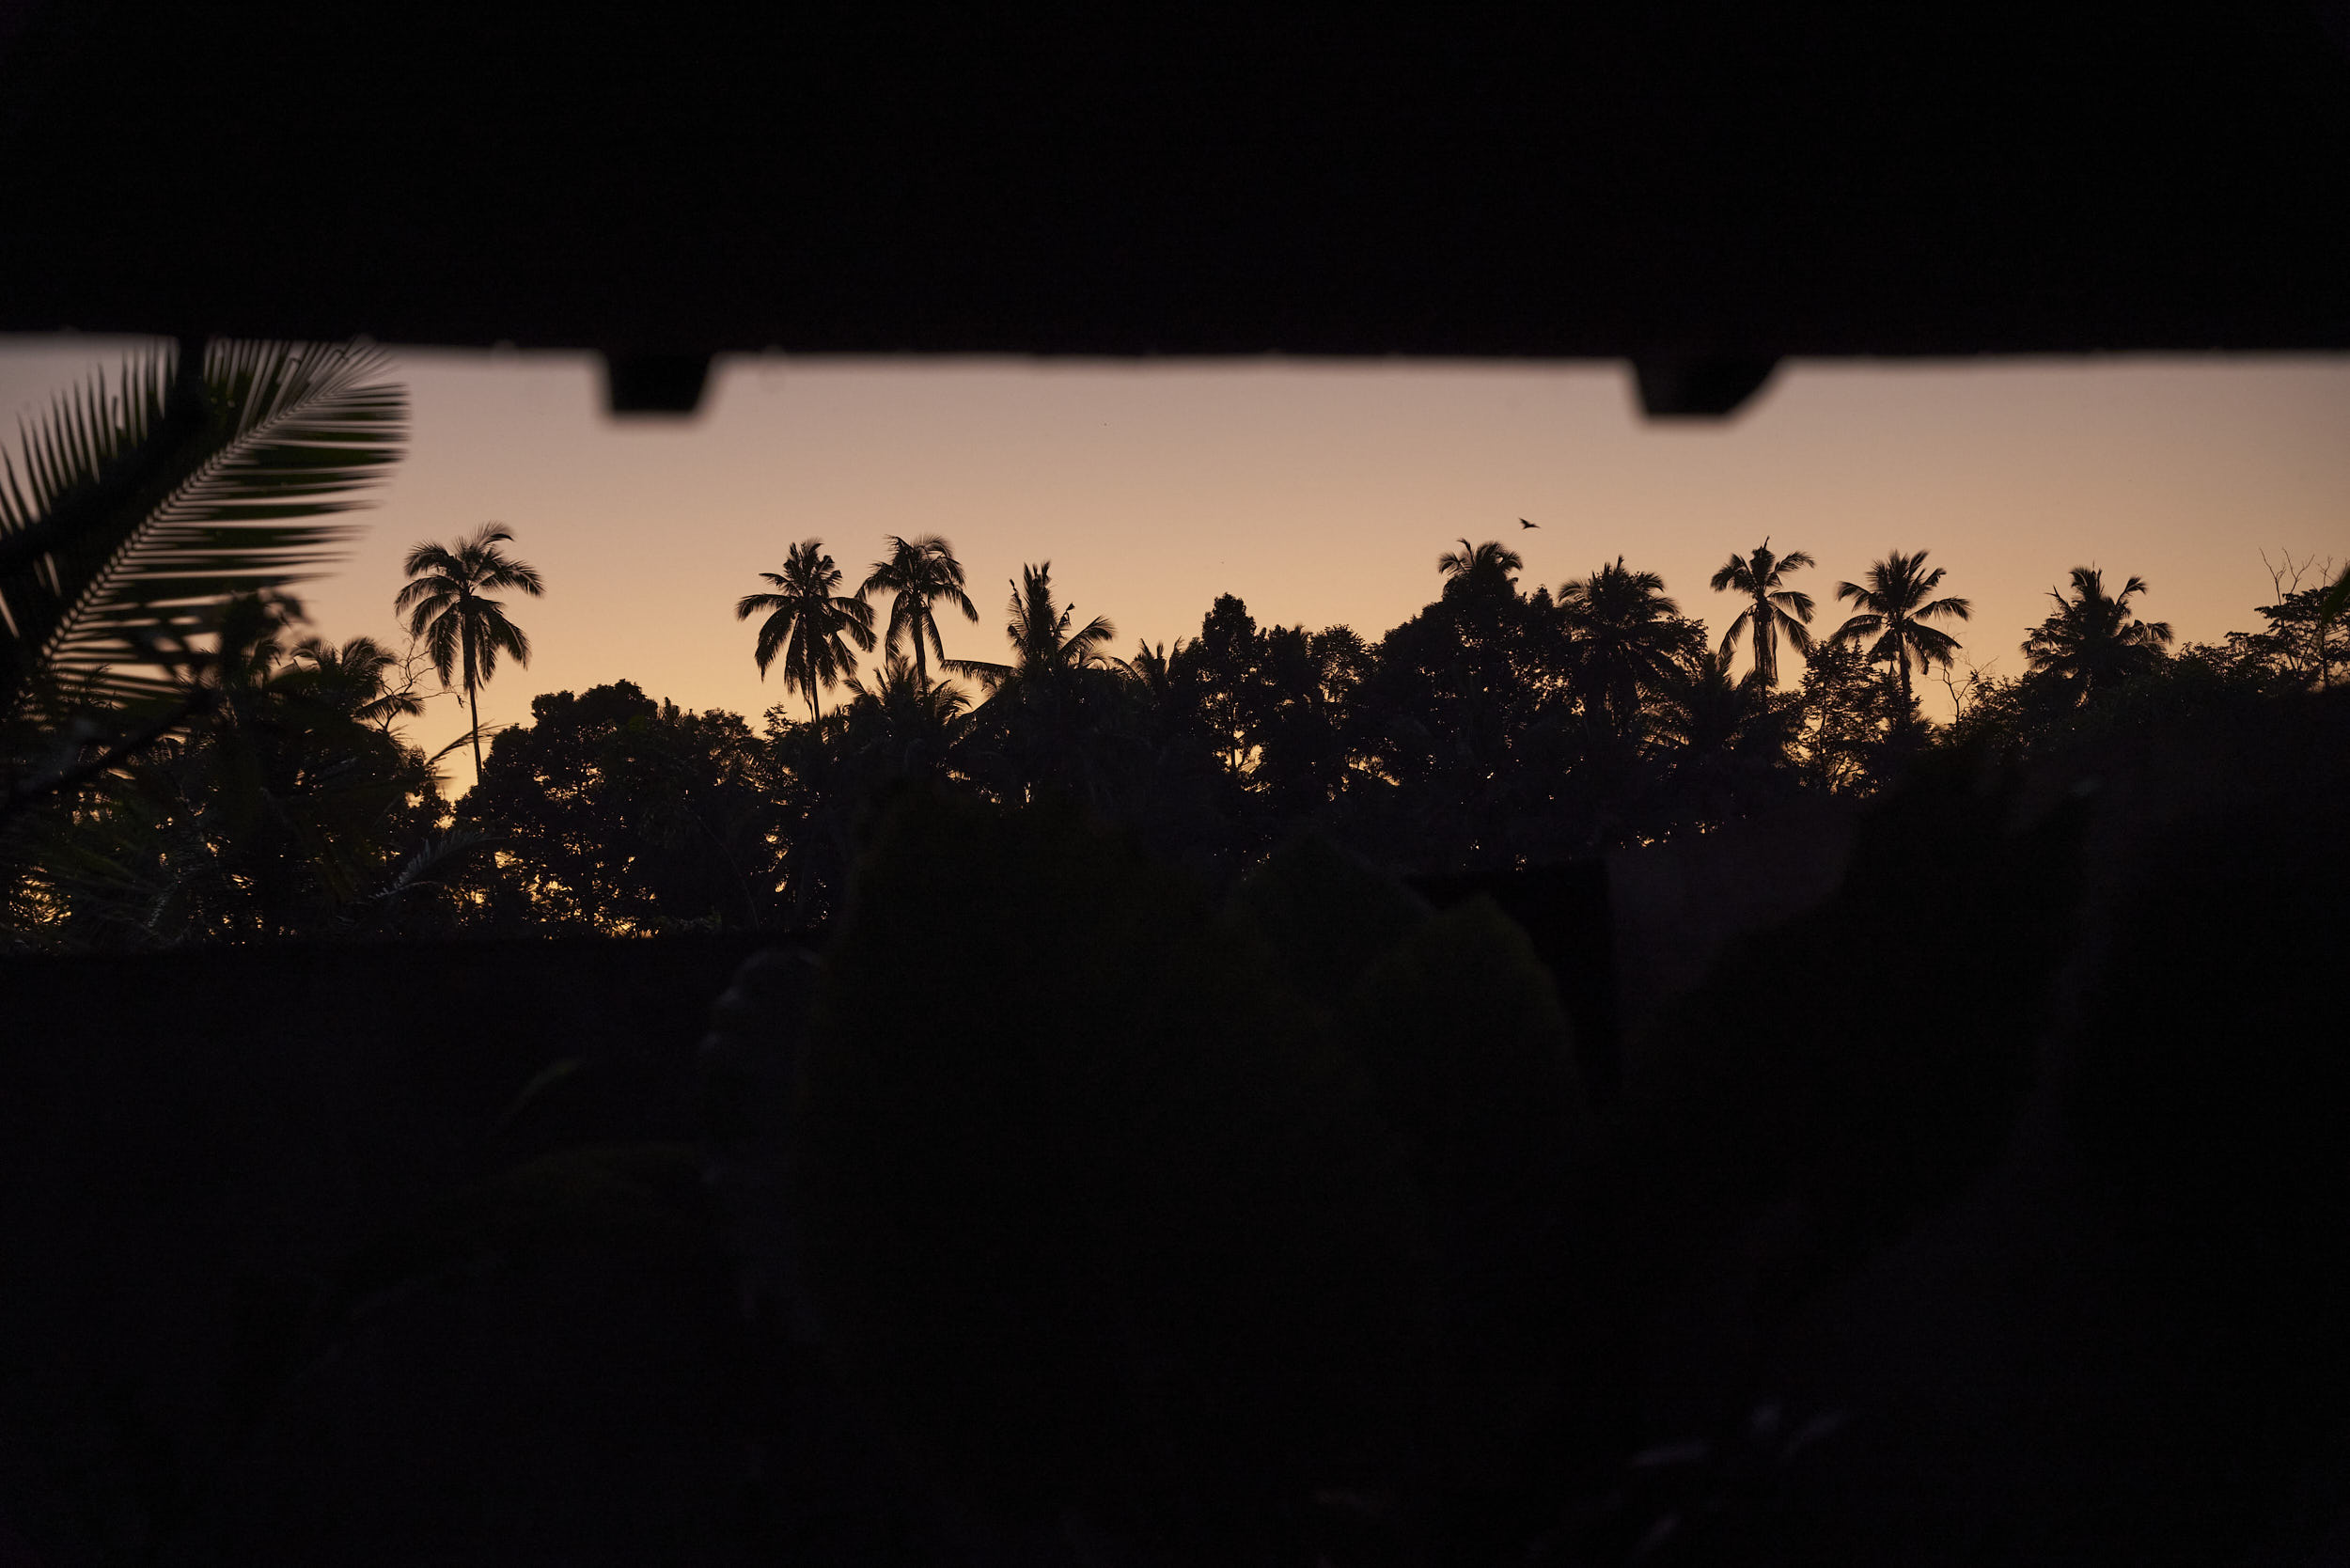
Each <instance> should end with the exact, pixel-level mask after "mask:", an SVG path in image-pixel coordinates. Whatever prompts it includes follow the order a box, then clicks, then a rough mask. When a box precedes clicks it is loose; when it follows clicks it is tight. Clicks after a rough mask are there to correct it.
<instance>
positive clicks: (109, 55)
mask: <svg viewBox="0 0 2350 1568" xmlns="http://www.w3.org/2000/svg"><path fill="white" fill-rule="evenodd" d="M673 9H674V8H666V7H652V6H632V7H627V8H621V7H595V6H586V7H580V8H575V9H573V10H572V11H571V12H570V13H568V14H567V15H566V14H564V13H559V12H553V11H541V10H540V9H539V8H533V11H532V12H531V16H530V19H529V20H526V21H525V20H521V19H518V18H516V17H513V16H510V15H508V14H506V13H503V12H499V11H496V10H493V9H490V8H483V9H482V10H480V11H478V12H477V13H476V14H474V15H473V16H471V17H470V18H468V19H467V20H465V21H462V22H442V21H436V20H432V19H431V15H428V14H418V13H417V12H415V11H414V10H412V9H410V8H393V7H368V8H360V7H354V6H347V5H334V4H324V3H320V0H305V3H303V4H279V5H272V4H264V3H248V0H228V3H224V4H214V5H193V4H187V3H185V0H178V3H175V4H170V5H165V4H161V3H159V0H51V3H49V4H46V5H41V6H36V7H35V8H32V9H31V10H30V11H29V12H28V11H24V10H22V9H20V11H19V12H18V13H16V14H15V16H14V18H13V21H12V24H10V25H9V26H8V27H7V28H6V29H0V49H5V51H6V54H5V56H4V57H0V169H5V170H6V171H7V181H8V196H7V198H6V200H5V203H4V204H0V212H5V229H0V331H32V332H46V331H52V330H55V329H56V328H59V327H68V326H70V327H73V328H77V329H80V330H83V331H89V332H137V333H175V334H177V333H210V334H219V335H233V336H257V337H258V336H266V337H347V336H352V335H355V334H367V335H371V336H373V337H377V338H379V339H382V340H384V341H388V342H398V343H436V344H452V345H462V344H482V345H486V344H490V343H493V342H499V341H508V342H512V343H516V344H519V345H523V346H525V347H528V346H544V347H558V346H559V347H570V348H593V349H600V350H603V351H605V352H606V353H610V354H612V355H614V356H615V383H616V400H617V401H618V402H619V404H620V405H622V406H635V407H660V406H665V405H666V406H677V405H679V404H681V403H682V404H685V405H687V406H690V404H691V400H692V398H693V396H694V394H695V392H696V390H697V387H698V384H699V374H700V372H699V366H700V364H701V363H702V360H703V358H704V356H706V355H708V354H709V353H713V352H726V351H758V350H762V349H766V348H770V347H777V348H781V349H784V350H787V351H793V352H799V353H900V352H911V353H1007V352H1009V353H1063V354H1114V355H1124V354H1234V353H1240V354H1246V353H1266V352H1279V353H1298V354H1412V355H1446V356H1450V355H1463V356H1572V357H1582V356H1594V357H1609V358H1618V357H1621V358H1628V359H1631V360H1634V361H1635V362H1636V363H1637V365H1638V366H1639V368H1640V370H1641V382H1642V387H1643V392H1644V394H1645V396H1646V397H1647V400H1648V401H1649V403H1650V406H1651V408H1652V410H1653V411H1659V412H1696V413H1701V412H1709V411H1714V412H1718V411H1719V410H1721V409H1723V408H1727V407H1729V406H1732V405H1734V404H1735V403H1736V401H1737V400H1739V398H1741V397H1742V396H1744V395H1745V393H1746V392H1747V391H1750V390H1751V389H1752V386H1753V384H1755V383H1756V382H1758V381H1759V380H1760V379H1761V377H1762V376H1763V373H1765V371H1766V370H1767V368H1768V367H1769V365H1770V364H1771V363H1772V362H1773V361H1774V360H1775V359H1776V358H1778V356H1781V355H1789V354H1800V355H1845V354H1900V355H1910V354H1959V353H2072V352H2079V351H2096V350H2124V351H2127V350H2139V351H2145V350H2154V351H2193V350H2204V349H2226V350H2239V351H2254V350H2295V349H2313V350H2341V349H2344V348H2350V55H2345V52H2344V50H2343V48H2342V44H2341V42H2340V41H2339V40H2338V39H2337V37H2336V36H2335V35H2334V34H2333V33H2331V32H2329V30H2328V26H2327V13H2326V12H2325V11H2324V10H2322V9H2320V8H2307V7H2302V6H2297V5H2277V4H2271V5H2261V4H2238V5H2229V6H2224V7H2223V6H2211V7H2208V8H2201V9H2197V8H2150V9H2148V10H2145V11H2142V12H2140V13H2139V14H2136V15H2129V16H2123V15H2121V14H2118V13H2111V12H2108V13H2107V14H2105V15H2103V16H2100V17H2095V18H2092V17H2090V16H2086V15H2082V14H2079V13H2078V12H2077V11H2076V9H2075V8H2064V7H2043V8H2038V9H2035V10H2032V11H2029V12H2028V11H2024V10H2020V9H2019V10H2015V11H2013V12H2006V11H1990V10H1984V9H1981V8H1956V7H1938V8H1932V11H1933V14H1925V13H1926V11H1927V10H1928V8H1922V7H1904V6H1880V7H1876V8H1871V9H1869V10H1864V9H1862V8H1841V7H1840V8H1834V10H1833V13H1832V16H1833V20H1830V19H1829V16H1830V14H1831V13H1827V12H1822V13H1818V14H1809V13H1805V12H1801V11H1797V12H1794V13H1792V14H1790V13H1786V12H1783V11H1782V10H1781V9H1779V8H1763V7H1750V8H1747V9H1746V10H1745V11H1744V12H1743V13H1742V14H1738V15H1733V16H1731V17H1729V18H1728V19H1724V18H1722V17H1718V16H1716V17H1709V18H1707V19H1705V20H1704V21H1703V22H1701V23H1700V21H1698V20H1697V19H1696V17H1695V14H1694V13H1690V12H1685V11H1678V10H1674V9H1670V8H1655V7H1651V8H1640V9H1638V10H1637V12H1633V11H1615V10H1592V9H1578V8H1567V7H1563V6H1559V5H1555V4H1554V5H1550V6H1545V7H1543V8H1539V9H1536V8H1526V9H1524V10H1522V11H1517V12H1498V13H1491V14H1488V15H1486V16H1484V17H1483V18H1481V19H1479V20H1470V19H1469V18H1468V16H1467V14H1466V13H1464V14H1463V15H1460V16H1452V17H1448V18H1445V19H1442V20H1424V21H1421V22H1418V23H1413V22H1399V23H1389V22H1381V23H1375V24H1374V23H1372V22H1370V21H1368V20H1366V19H1365V18H1364V17H1362V16H1352V17H1346V16H1339V15H1335V14H1329V13H1324V14H1321V15H1319V16H1316V17H1312V18H1303V17H1299V16H1295V15H1286V16H1285V15H1277V14H1274V13H1273V12H1272V11H1271V10H1270V9H1267V10H1263V11H1260V12H1258V13H1256V14H1251V15H1247V16H1243V17H1238V18H1233V19H1220V20H1212V19H1211V13H1209V12H1207V11H1204V10H1195V11H1194V12H1192V13H1191V14H1189V15H1187V16H1184V17H1183V18H1180V19H1176V20H1171V21H1168V22H1167V23H1165V24H1155V23H1151V22H1145V21H1141V20H1137V19H1136V14H1135V13H1131V12H1130V11H1129V10H1128V9H1127V8H1118V7H1108V6H1101V5H1098V4H1097V5H1092V6H1088V7H1085V8H1068V9H1067V10H1066V11H1064V12H1062V13H1060V14H1058V15H1051V16H1047V15H1046V13H1044V12H1042V10H1041V9H1035V8H1024V9H1022V10H1021V11H1020V12H1019V16H1020V19H1019V20H1016V21H1012V20H1006V19H1005V18H1003V17H1000V16H997V17H990V16H985V15H982V14H980V13H981V12H982V11H983V10H984V9H985V8H977V7H966V8H961V9H958V10H951V11H950V10H946V9H943V8H942V9H939V10H928V9H925V10H920V11H915V10H909V9H905V8H892V7H887V6H880V5H844V6H822V5H801V6H790V7H774V8H767V14H766V19H765V20H754V21H744V22H734V21H726V22H720V21H715V20H710V19H708V18H704V19H700V20H693V19H687V18H683V17H682V16H681V15H679V14H673ZM1913 12H1915V13H1918V14H1912V13H1913ZM433 14H437V13H433ZM544 15H561V16H562V18H563V19H562V21H561V23H560V24H559V25H552V26H550V25H546V24H542V23H541V21H540V17H541V16H544Z"/></svg>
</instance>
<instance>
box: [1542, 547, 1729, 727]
mask: <svg viewBox="0 0 2350 1568" xmlns="http://www.w3.org/2000/svg"><path fill="white" fill-rule="evenodd" d="M1559 616H1560V619H1562V620H1563V621H1564V622H1565V624H1566V630H1567V635H1568V636H1569V638H1570V639H1571V641H1572V646H1573V648H1574V662H1575V683H1576V685H1577V686H1578V687H1579V688H1580V691H1581V696H1582V699H1583V702H1584V705H1585V711H1586V712H1589V713H1596V714H1598V715H1600V716H1602V717H1604V719H1605V722H1606V728H1607V729H1609V730H1610V731H1612V732H1613V733H1615V734H1616V735H1618V736H1620V737H1623V736H1629V735H1630V734H1631V732H1632V728H1633V725H1634V722H1635V721H1636V719H1637V716H1638V713H1639V709H1640V698H1641V696H1642V694H1643V693H1646V692H1651V691H1654V690H1657V689H1659V688H1661V687H1662V686H1663V685H1665V684H1666V683H1667V682H1669V681H1670V680H1671V679H1672V678H1673V677H1674V675H1675V673H1676V671H1677V669H1678V666H1679V664H1680V661H1681V660H1682V659H1683V658H1684V656H1685V655H1687V654H1688V653H1690V652H1691V651H1694V650H1695V648H1696V647H1697V646H1698V644H1697V637H1698V635H1699V633H1700V628H1699V627H1697V626H1696V625H1694V624H1693V623H1692V622H1690V621H1687V620H1684V619H1682V615H1681V606H1680V605H1679V604H1675V603H1674V602H1673V601H1672V600H1671V599H1669V598H1668V597H1667V596H1666V593H1665V579H1664V578H1662V577H1660V576H1658V575H1657V574H1656V573H1655V572H1634V571H1632V570H1630V569H1629V568H1627V567H1626V566H1625V565H1624V564H1623V557H1622V556H1618V557H1616V559H1615V563H1614V564H1613V565H1611V566H1603V567H1601V568H1600V569H1599V570H1598V571H1597V572H1592V573H1591V574H1590V576H1589V577H1586V578H1584V579H1583V580H1582V581H1581V582H1575V583H1567V584H1564V585H1562V586H1561V587H1560V588H1559Z"/></svg>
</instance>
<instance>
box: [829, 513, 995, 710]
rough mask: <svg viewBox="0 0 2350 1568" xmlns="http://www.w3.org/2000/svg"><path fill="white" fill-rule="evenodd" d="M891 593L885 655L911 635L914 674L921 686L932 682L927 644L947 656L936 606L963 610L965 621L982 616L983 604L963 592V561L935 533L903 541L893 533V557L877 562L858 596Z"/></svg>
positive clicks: (890, 546) (891, 553) (933, 650)
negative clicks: (924, 652) (980, 610)
mask: <svg viewBox="0 0 2350 1568" xmlns="http://www.w3.org/2000/svg"><path fill="white" fill-rule="evenodd" d="M876 592H887V593H888V594H889V595H890V596H891V597H890V601H889V629H888V631H887V632H885V633H884V634H883V636H882V652H883V654H884V656H886V655H888V654H889V653H892V652H894V651H896V650H897V648H898V645H899V644H900V643H901V642H902V641H904V640H906V639H907V638H909V637H910V638H912V639H913V642H914V678H915V682H916V683H917V685H919V686H923V687H927V686H928V685H929V683H930V666H929V664H928V663H927V662H926V661H925V660H924V659H923V657H922V649H923V644H924V643H926V642H927V643H928V644H929V645H930V651H932V652H933V653H935V654H937V655H938V656H939V657H940V658H941V659H944V658H945V657H946V656H947V645H946V644H945V643H943V642H941V641H940V640H939V637H938V619H937V617H936V616H935V615H933V614H932V610H931V606H932V605H933V604H948V605H951V606H952V607H954V608H955V609H959V610H961V611H962V612H963V618H964V619H965V620H971V621H976V620H978V619H979V606H978V605H976V604H972V603H971V596H970V595H969V594H967V593H965V592H964V591H963V563H962V562H961V561H959V560H957V559H955V552H954V548H953V547H952V546H951V545H949V544H948V542H947V541H945V540H943V539H941V538H939V537H938V536H937V535H936V534H924V535H923V536H922V537H921V538H919V539H900V538H899V537H898V536H897V535H895V534H892V535H890V536H889V558H888V559H887V560H885V561H875V562H874V563H873V570H872V572H871V574H870V575H869V576H868V577H867V578H866V579H865V586H864V587H863V588H859V589H858V590H857V593H858V596H859V597H863V596H864V595H866V594H869V593H876Z"/></svg>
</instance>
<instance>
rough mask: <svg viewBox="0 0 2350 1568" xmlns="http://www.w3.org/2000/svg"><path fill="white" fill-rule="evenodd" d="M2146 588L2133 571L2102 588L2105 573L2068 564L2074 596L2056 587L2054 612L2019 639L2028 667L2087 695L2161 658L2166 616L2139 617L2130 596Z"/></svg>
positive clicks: (2139, 672) (2167, 641) (2167, 639)
mask: <svg viewBox="0 0 2350 1568" xmlns="http://www.w3.org/2000/svg"><path fill="white" fill-rule="evenodd" d="M2145 591H2146V580H2145V579H2144V578H2142V577H2132V578H2131V579H2130V580H2129V581H2128V582H2126V583H2124V584H2123V585H2122V591H2121V592H2119V593H2116V594H2110V595H2109V594H2107V592H2106V583H2105V574H2104V573H2103V572H2099V571H2098V570H2097V569H2096V568H2095V567H2093V566H2076V567H2075V568H2073V597H2071V598H2070V599H2067V598H2066V597H2065V596H2064V595H2063V594H2062V593H2060V592H2059V591H2057V590H2056V589H2055V588H2050V589H2049V590H2048V597H2049V598H2051V599H2053V600H2055V601H2056V606H2057V607H2056V609H2055V611H2054V613H2052V614H2051V615H2049V617H2048V618H2047V619H2045V620H2043V621H2042V622H2041V623H2040V624H2039V625H2038V626H2036V627H2034V628H2033V629H2032V633H2031V635H2029V637H2026V638H2025V639H2024V656H2025V658H2026V659H2027V660H2029V663H2030V666H2031V667H2032V669H2034V670H2035V671H2038V672H2040V673H2041V674H2043V675H2045V676H2046V677H2047V678H2048V679H2050V680H2051V681H2054V682H2057V683H2058V684H2059V685H2060V686H2063V687H2064V688H2066V689H2067V690H2069V691H2071V692H2073V693H2074V694H2076V696H2077V697H2078V698H2081V699H2084V700H2086V699H2087V698H2088V697H2089V696H2090V694H2091V693H2092V692H2097V691H2102V690H2104V689H2105V688H2106V687H2107V686H2110V685H2113V684H2114V683H2115V682H2121V681H2126V680H2128V679H2129V678H2130V677H2131V676H2133V675H2144V674H2146V673H2148V672H2149V671H2151V670H2153V669H2155V668H2157V667H2159V666H2160V665H2161V664H2162V660H2163V656H2164V650H2166V649H2168V648H2169V647H2170V624H2169V623H2168V622H2167V621H2160V620H2139V619H2138V618H2137V616H2136V615H2135V614H2134V613H2133V612H2132V611H2131V609H2130V600H2131V599H2132V598H2134V597H2135V596H2137V595H2139V594H2141V593H2144V592H2145Z"/></svg>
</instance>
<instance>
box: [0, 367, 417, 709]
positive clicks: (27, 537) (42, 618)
mask: <svg viewBox="0 0 2350 1568" xmlns="http://www.w3.org/2000/svg"><path fill="white" fill-rule="evenodd" d="M384 368H386V364H385V360H384V356H383V355H382V354H381V353H377V352H376V351H374V350H371V349H362V348H357V347H337V346H335V345H331V344H306V345H305V344H293V343H216V344H207V343H206V342H205V341H204V340H203V339H202V338H191V339H186V340H184V341H182V342H181V343H180V345H179V346H178V347H177V349H175V350H167V351H158V352H156V353H150V354H149V355H147V356H145V357H143V358H138V359H133V360H132V361H130V362H128V363H126V364H125V365H124V366H123V368H122V373H121V375H120V377H119V378H118V380H117V381H116V382H115V383H114V384H111V385H110V384H108V382H107V380H106V378H105V377H104V376H103V375H102V374H101V375H99V376H96V377H94V378H92V380H91V381H90V382H89V384H87V385H86V386H84V387H82V388H80V389H79V390H77V391H76V392H75V393H73V394H72V395H70V396H66V397H60V398H59V399H57V400H56V401H55V405H54V406H53V408H52V409H51V411H50V416H49V418H48V419H47V420H46V421H45V422H43V423H41V424H39V425H36V426H33V427H31V428H29V429H27V430H26V431H24V434H23V438H22V447H21V449H20V450H19V451H18V452H17V453H16V454H15V455H14V456H11V457H7V458H5V459H0V723H6V722H8V721H9V720H10V719H12V718H14V717H16V716H17V715H19V714H21V713H24V712H26V711H27V709H28V707H29V706H30V705H31V704H32V703H33V701H34V699H35V694H36V693H37V692H39V691H41V690H48V689H53V688H66V687H73V688H78V690H79V691H80V692H81V694H82V695H83V696H84V697H86V698H90V699H93V700H98V701H119V700H123V699H126V698H142V697H152V696H158V695H162V694H164V693H165V692H168V691H172V690H174V689H175V688H174V687H173V685H172V682H171V681H170V680H169V679H168V672H169V671H170V670H171V669H173V668H175V667H179V668H184V667H185V666H189V665H190V664H193V663H200V660H196V659H194V658H192V657H191V656H190V655H189V653H188V651H187V644H188V641H189V639H190V638H191V637H193V636H197V635H203V633H204V632H205V631H206V629H207V628H208V625H209V623H210V618H211V617H213V616H215V615H216V614H217V612H218V608H219V606H220V605H221V604H224V603H225V602H226V601H227V600H228V599H229V598H231V597H232V596H235V595H238V594H251V593H260V592H267V591H271V590H274V589H276V588H282V587H284V586H285V585H287V584H289V583H293V582H298V581H300V580H301V579H302V578H304V577H306V576H312V575H315V574H316V573H317V571H318V569H319V568H320V567H321V566H322V565H323V564H324V563H325V562H326V561H327V560H329V559H331V558H332V556H333V554H334V547H335V546H337V545H338V544H340V543H341V542H342V541H345V540H346V539H348V538H349V537H350V536H351V535H352V532H353V530H352V529H351V528H349V527H346V526H342V525H332V524H326V523H321V522H316V521H306V520H308V519H316V518H319V517H321V516H323V515H330V514H333V513H336V512H341V511H348V510H352V509H353V508H355V507H357V506H359V505H360V504H361V503H360V501H359V500H358V499H357V498H356V493H357V492H358V491H360V490H361V489H363V488H364V487H366V486H367V485H368V484H371V483H373V482H375V481H376V480H378V479H380V478H383V477H384V470H385V469H386V467H387V466H388V465H389V464H390V463H394V462H396V461H397V460H398V459H399V454H400V443H401V441H402V439H403V438H404V435H405V432H406V425H407V396H406V394H405V393H404V392H402V391H401V389H400V388H399V386H398V385H395V384H388V383H385V382H384V381H381V380H378V379H375V378H376V377H378V376H379V375H380V373H381V372H382V371H383V370H384ZM142 671H155V672H157V673H152V674H147V673H141V672H142ZM182 716H183V717H184V716H185V715H182Z"/></svg>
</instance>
